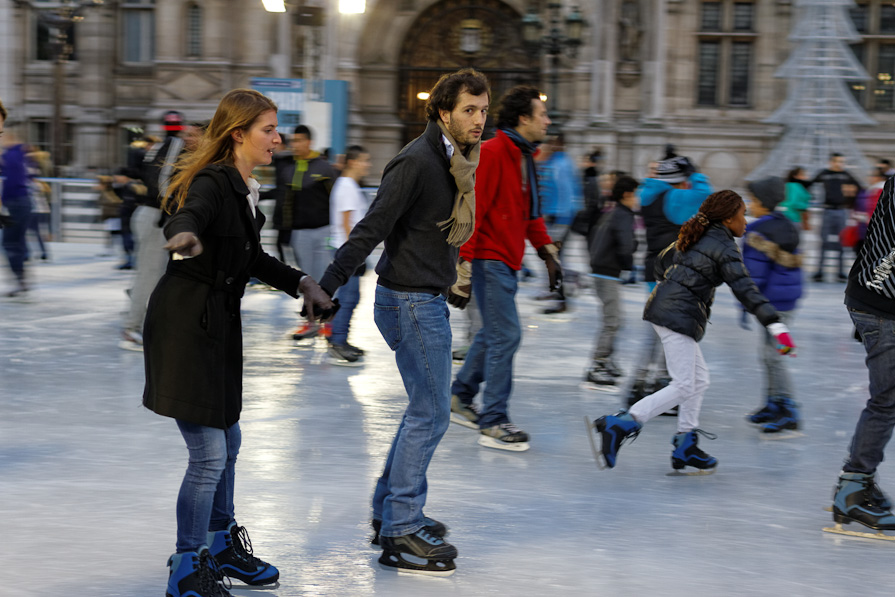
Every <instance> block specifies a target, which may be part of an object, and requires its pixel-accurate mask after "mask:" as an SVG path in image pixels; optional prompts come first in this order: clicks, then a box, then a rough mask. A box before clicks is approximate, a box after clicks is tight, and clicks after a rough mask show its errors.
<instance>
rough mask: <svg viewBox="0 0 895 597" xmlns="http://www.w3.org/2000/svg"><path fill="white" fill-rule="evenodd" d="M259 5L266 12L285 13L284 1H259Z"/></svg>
mask: <svg viewBox="0 0 895 597" xmlns="http://www.w3.org/2000/svg"><path fill="white" fill-rule="evenodd" d="M261 3H262V4H263V5H264V10H266V11H267V12H286V2H285V1H284V0H261Z"/></svg>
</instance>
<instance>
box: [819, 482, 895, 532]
mask: <svg viewBox="0 0 895 597" xmlns="http://www.w3.org/2000/svg"><path fill="white" fill-rule="evenodd" d="M874 489H875V490H876V491H875V492H874V491H873V490H874ZM877 492H878V494H877V495H875V494H876V493H877ZM879 496H882V498H883V499H884V500H885V502H888V501H889V500H888V498H886V496H885V495H884V494H883V493H882V491H881V490H880V489H879V488H878V487H877V486H876V483H875V482H874V479H873V475H872V474H866V473H842V474H840V475H839V483H838V484H837V485H836V493H835V495H834V496H833V521H834V522H836V524H837V527H838V526H839V525H842V524H849V523H851V522H857V523H860V524H862V525H864V526H865V527H868V528H871V529H875V530H878V531H895V515H893V514H892V512H890V511H889V509H888V508H883V507H882V506H881V504H880V502H879V501H877V500H879V499H880V497H879Z"/></svg>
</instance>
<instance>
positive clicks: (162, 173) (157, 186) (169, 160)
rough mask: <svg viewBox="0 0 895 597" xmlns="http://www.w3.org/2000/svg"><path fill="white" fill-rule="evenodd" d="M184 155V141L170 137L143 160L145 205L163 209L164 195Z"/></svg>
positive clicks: (156, 146)
mask: <svg viewBox="0 0 895 597" xmlns="http://www.w3.org/2000/svg"><path fill="white" fill-rule="evenodd" d="M181 153H183V139H181V138H180V137H178V136H177V135H169V136H168V137H166V138H165V140H164V141H163V142H162V144H161V145H155V146H153V147H152V148H151V149H150V150H149V151H148V152H147V153H146V155H145V156H144V158H143V184H145V185H146V195H145V197H142V198H141V199H142V201H143V205H148V206H149V207H155V208H156V209H161V207H162V195H164V193H165V192H166V190H167V188H168V181H169V180H170V178H171V175H172V174H173V173H174V164H175V163H176V162H177V160H178V158H180V154H181Z"/></svg>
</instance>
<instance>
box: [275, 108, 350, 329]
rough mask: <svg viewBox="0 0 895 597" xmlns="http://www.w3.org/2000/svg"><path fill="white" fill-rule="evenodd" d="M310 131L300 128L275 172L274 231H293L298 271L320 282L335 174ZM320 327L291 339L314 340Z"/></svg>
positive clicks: (326, 259) (310, 324) (309, 323)
mask: <svg viewBox="0 0 895 597" xmlns="http://www.w3.org/2000/svg"><path fill="white" fill-rule="evenodd" d="M312 138H313V136H312V135H311V129H310V128H308V127H307V126H305V125H303V124H300V125H298V126H296V127H295V130H294V131H293V134H292V140H291V147H292V153H291V154H285V155H279V156H277V158H276V159H275V161H274V168H275V170H276V189H275V191H274V195H275V198H276V201H277V203H276V207H275V208H274V215H273V219H274V227H275V228H277V229H278V230H291V231H292V234H291V236H290V241H289V242H290V244H291V245H292V254H293V256H294V257H295V263H296V265H298V267H300V268H302V269H303V270H304V271H306V272H308V274H309V275H310V276H311V277H312V278H314V279H315V280H319V279H320V276H322V275H323V272H324V270H325V269H326V266H327V264H328V263H329V256H330V249H329V193H330V191H331V190H332V188H333V183H334V182H335V179H336V176H337V175H336V171H335V170H334V169H333V167H332V166H331V165H330V163H329V162H328V161H327V160H326V158H325V157H323V156H322V155H321V154H320V153H318V152H316V151H313V150H312V149H311V141H312ZM319 331H320V326H319V325H317V323H316V322H313V321H304V322H302V324H301V325H300V326H299V328H298V330H296V332H295V333H294V334H293V335H292V337H293V339H295V340H304V339H307V338H313V337H314V336H316V335H317V334H318V333H319Z"/></svg>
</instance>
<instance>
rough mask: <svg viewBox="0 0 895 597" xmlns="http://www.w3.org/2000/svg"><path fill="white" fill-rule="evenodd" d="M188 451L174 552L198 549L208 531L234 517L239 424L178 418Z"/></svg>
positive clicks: (227, 523) (230, 520)
mask: <svg viewBox="0 0 895 597" xmlns="http://www.w3.org/2000/svg"><path fill="white" fill-rule="evenodd" d="M177 427H179V428H180V433H181V435H183V439H184V440H186V447H187V449H188V450H189V453H190V459H189V465H188V466H187V469H186V474H185V475H184V477H183V483H182V484H181V485H180V493H179V494H178V496H177V553H184V552H188V551H198V550H199V547H201V546H202V545H205V544H206V543H207V539H206V535H207V533H208V532H209V531H223V530H226V529H227V527H228V526H229V525H230V523H231V522H233V521H234V520H235V516H234V508H233V484H234V478H235V476H236V455H237V454H239V445H240V444H241V443H242V433H241V432H240V430H239V423H234V424H233V425H232V426H231V427H230V428H229V429H217V428H216V427H205V426H204V425H196V424H195V423H187V422H185V421H181V420H177Z"/></svg>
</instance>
